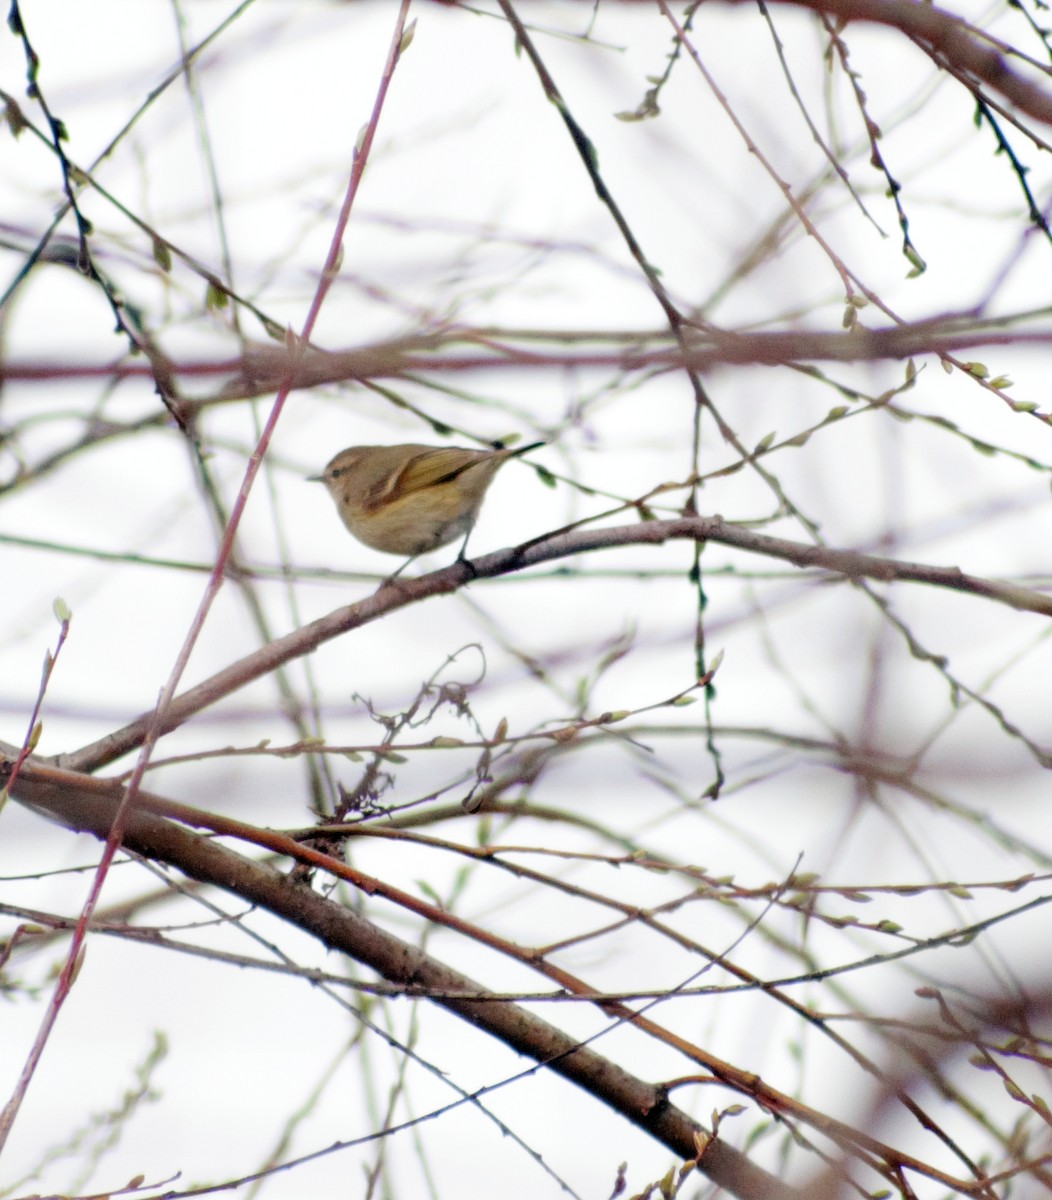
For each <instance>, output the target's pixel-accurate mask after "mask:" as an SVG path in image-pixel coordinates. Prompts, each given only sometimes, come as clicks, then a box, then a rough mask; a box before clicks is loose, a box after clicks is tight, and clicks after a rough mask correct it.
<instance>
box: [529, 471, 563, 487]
mask: <svg viewBox="0 0 1052 1200" xmlns="http://www.w3.org/2000/svg"><path fill="white" fill-rule="evenodd" d="M533 469H534V470H535V471H536V472H537V478H538V479H539V480H540V481H541V483H543V484H544V486H545V487H550V488H553V487H555V486H556V484H557V483H558V480H557V479H556V478H555V476H554V475H553V474H552V473H551V471H549V470H548V468H547V467H534V468H533Z"/></svg>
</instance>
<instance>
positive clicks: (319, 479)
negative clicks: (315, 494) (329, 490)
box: [306, 475, 325, 483]
mask: <svg viewBox="0 0 1052 1200" xmlns="http://www.w3.org/2000/svg"><path fill="white" fill-rule="evenodd" d="M306 481H307V483H324V482H325V476H324V475H308V476H307V477H306Z"/></svg>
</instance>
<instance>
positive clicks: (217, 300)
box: [205, 279, 229, 312]
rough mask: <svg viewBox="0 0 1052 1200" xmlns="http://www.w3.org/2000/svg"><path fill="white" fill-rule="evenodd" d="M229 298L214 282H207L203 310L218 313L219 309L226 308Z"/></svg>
mask: <svg viewBox="0 0 1052 1200" xmlns="http://www.w3.org/2000/svg"><path fill="white" fill-rule="evenodd" d="M228 301H229V297H228V296H227V294H226V291H225V290H224V289H223V288H222V287H220V286H219V284H218V283H216V282H215V281H214V280H212V279H210V280H209V281H208V287H207V288H206V289H205V308H207V309H208V310H209V312H218V311H219V309H222V308H226V306H227V303H228Z"/></svg>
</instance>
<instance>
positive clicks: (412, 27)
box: [398, 17, 416, 54]
mask: <svg viewBox="0 0 1052 1200" xmlns="http://www.w3.org/2000/svg"><path fill="white" fill-rule="evenodd" d="M415 33H416V18H415V17H414V18H413V20H412V21H410V22H409V24H408V25H407V26H406V27H405V32H404V33H403V34H402V37H401V39H400V41H399V43H398V53H399V54H405V52H406V51H407V50H408V49H409V47H410V46H411V45H412V44H413V36H414V34H415Z"/></svg>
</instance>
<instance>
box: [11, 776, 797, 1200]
mask: <svg viewBox="0 0 1052 1200" xmlns="http://www.w3.org/2000/svg"><path fill="white" fill-rule="evenodd" d="M10 765H11V764H10V763H7V762H0V781H2V778H3V776H4V773H5V771H6V770H8V769H9V768H10ZM14 794H15V796H16V797H17V799H19V800H20V801H22V802H23V803H26V804H29V805H30V806H32V807H34V808H36V809H38V810H41V811H43V812H45V813H47V814H48V815H50V816H51V817H53V818H55V819H57V820H59V821H60V822H61V823H62V824H64V825H66V826H68V827H69V828H72V829H76V830H80V831H86V832H89V833H93V834H95V835H96V836H97V837H99V838H101V839H105V838H106V836H107V834H108V832H109V829H110V825H111V822H112V819H113V816H114V814H115V813H116V811H117V807H118V804H119V803H120V799H121V796H122V794H123V789H122V788H119V787H115V786H114V785H112V784H110V783H107V782H104V781H102V780H96V779H91V778H87V777H79V776H77V775H74V774H72V773H70V772H55V771H50V770H46V769H45V770H37V769H36V768H34V767H33V766H32V765H31V764H27V765H26V766H24V767H23V769H22V771H21V772H20V774H19V776H18V779H17V780H16V782H15V784H14ZM123 844H124V845H125V846H126V847H127V848H128V849H130V850H133V851H135V852H136V853H138V854H142V855H143V856H144V857H147V858H149V859H150V860H151V861H157V862H165V863H169V864H171V865H172V866H175V867H177V868H178V869H179V870H180V871H182V872H183V873H184V874H185V875H187V876H188V877H189V878H191V879H196V880H198V881H200V882H202V883H208V884H212V885H214V886H215V887H219V888H222V889H223V890H224V891H227V892H231V893H233V894H234V895H236V896H238V897H240V898H242V899H244V900H246V901H248V902H249V903H251V904H257V905H259V906H260V907H262V908H265V909H267V910H268V911H270V912H272V913H274V914H275V915H276V916H278V917H280V918H281V919H282V920H284V921H287V922H288V923H289V924H292V925H296V926H297V927H299V928H300V929H303V930H304V931H305V932H307V933H309V934H312V935H313V936H314V937H316V938H318V939H319V940H320V941H321V942H322V943H323V944H324V945H326V946H327V947H329V948H330V949H333V950H338V951H340V952H342V953H344V954H348V955H350V956H351V957H352V958H353V959H355V961H357V962H360V963H363V964H364V965H366V966H367V967H370V968H371V969H372V970H374V971H376V972H377V974H379V975H380V976H382V977H383V978H384V979H387V980H389V981H390V982H392V983H396V984H399V985H400V986H404V987H407V988H412V989H413V990H414V991H419V992H422V993H424V994H427V993H435V995H434V996H433V997H430V998H431V999H432V1002H433V1003H435V1004H439V1005H441V1006H442V1007H443V1008H446V1009H448V1010H449V1011H450V1012H453V1013H455V1014H456V1015H457V1016H458V1017H460V1018H462V1019H463V1020H465V1021H467V1022H469V1023H470V1024H471V1025H474V1026H475V1027H476V1028H477V1029H481V1030H482V1031H483V1032H484V1033H487V1034H489V1035H490V1036H491V1037H495V1038H497V1039H499V1040H500V1041H502V1042H503V1043H504V1044H505V1045H507V1046H510V1047H511V1048H512V1049H513V1050H515V1051H517V1052H518V1053H519V1054H523V1055H526V1056H527V1057H528V1058H531V1059H533V1060H534V1061H536V1062H539V1063H543V1064H544V1065H546V1066H547V1067H548V1068H549V1069H550V1070H552V1071H554V1072H556V1073H557V1074H559V1075H562V1076H563V1077H564V1078H565V1079H568V1080H570V1081H571V1082H572V1083H576V1084H577V1085H578V1086H579V1087H581V1088H583V1089H584V1090H585V1091H586V1092H588V1093H589V1094H591V1095H592V1096H594V1097H595V1098H596V1099H597V1100H599V1101H601V1102H602V1103H603V1104H606V1105H608V1106H609V1107H610V1108H612V1109H614V1110H615V1111H617V1112H619V1113H621V1114H622V1115H623V1116H625V1117H626V1118H627V1119H628V1120H630V1121H631V1122H632V1123H633V1124H635V1125H637V1126H639V1127H640V1128H641V1129H643V1130H645V1131H646V1132H647V1133H649V1134H650V1135H651V1136H652V1137H654V1138H656V1139H657V1140H658V1141H659V1142H661V1143H662V1144H663V1145H665V1146H668V1147H669V1149H671V1150H672V1151H674V1152H675V1153H676V1154H678V1155H679V1156H680V1157H681V1158H682V1159H685V1160H686V1159H693V1158H695V1157H696V1156H697V1155H698V1147H699V1145H700V1146H705V1144H706V1142H708V1145H707V1146H706V1148H705V1151H704V1153H703V1154H702V1155H701V1156H700V1159H699V1161H698V1168H699V1170H701V1171H702V1172H703V1173H704V1174H705V1175H707V1176H708V1177H709V1178H710V1179H712V1180H713V1181H714V1182H715V1183H717V1184H719V1185H720V1186H721V1187H724V1188H726V1189H727V1190H728V1191H729V1192H731V1193H732V1194H733V1195H735V1196H738V1197H740V1198H741V1200H803V1194H802V1193H801V1192H798V1191H796V1190H795V1189H793V1188H791V1187H789V1186H788V1185H786V1184H784V1183H782V1182H781V1180H779V1179H777V1178H776V1177H775V1176H773V1175H770V1174H768V1173H767V1172H766V1171H764V1170H762V1169H761V1168H759V1167H757V1166H755V1165H754V1164H753V1163H752V1162H750V1160H749V1159H748V1158H747V1157H746V1156H745V1155H744V1154H742V1153H741V1152H740V1151H738V1150H735V1149H734V1148H733V1147H731V1146H728V1145H726V1144H725V1143H724V1142H722V1141H720V1140H719V1139H718V1138H717V1139H715V1140H712V1141H709V1136H710V1135H709V1134H708V1133H707V1132H706V1131H705V1130H704V1128H703V1127H702V1126H701V1125H699V1124H697V1123H696V1122H695V1121H693V1120H691V1118H690V1117H688V1116H687V1114H686V1113H684V1112H683V1111H682V1110H681V1109H678V1108H676V1107H675V1106H674V1105H672V1104H670V1103H669V1102H668V1100H667V1098H666V1096H665V1095H664V1093H663V1092H662V1091H661V1089H660V1088H657V1087H654V1086H653V1085H651V1084H648V1083H645V1082H644V1081H643V1080H641V1079H638V1078H637V1077H635V1076H634V1075H630V1074H629V1073H628V1072H627V1071H624V1070H622V1069H621V1068H620V1067H619V1066H617V1065H616V1064H615V1063H613V1062H611V1061H610V1060H609V1059H606V1058H604V1057H603V1056H602V1055H600V1054H597V1053H596V1052H595V1051H594V1050H591V1049H589V1048H588V1047H584V1046H580V1045H579V1044H578V1043H577V1041H576V1040H575V1039H574V1038H572V1037H570V1036H569V1035H567V1034H566V1033H564V1032H562V1030H560V1029H557V1028H556V1027H555V1026H553V1025H550V1024H549V1023H548V1022H546V1021H542V1020H541V1019H540V1018H539V1017H536V1016H534V1015H532V1014H531V1013H530V1012H528V1011H527V1010H525V1009H522V1008H520V1007H518V1006H516V1005H514V1004H511V1003H509V1002H508V1001H497V1000H496V999H495V998H494V999H489V998H488V993H487V990H486V989H485V988H484V987H482V986H481V985H480V984H478V983H476V982H475V981H474V980H472V979H470V978H468V977H467V976H465V975H461V974H460V973H459V972H457V971H454V970H452V969H451V968H450V967H447V966H446V965H445V964H443V963H441V962H439V961H438V960H437V959H434V958H432V957H430V956H429V955H427V954H425V953H424V952H423V951H421V950H419V949H418V948H417V947H416V946H413V945H410V944H409V943H408V942H403V941H401V940H400V939H399V938H396V937H394V936H393V935H391V934H389V933H386V932H384V931H383V930H381V929H379V928H377V927H376V926H375V925H373V924H372V923H371V922H369V921H367V920H365V919H364V918H362V917H360V916H358V915H357V914H356V913H354V912H352V911H351V910H350V909H348V908H345V907H344V906H343V905H341V904H338V903H336V902H335V901H333V900H330V899H327V898H326V897H324V896H320V895H318V894H317V893H316V892H313V891H311V890H310V888H308V887H306V886H304V885H303V884H300V883H294V882H292V881H291V880H290V879H289V877H288V876H286V875H283V874H282V873H281V872H279V871H277V870H276V869H275V868H273V867H271V866H268V865H266V864H264V863H258V862H253V861H252V860H250V859H248V858H245V857H243V856H242V855H240V854H236V853H235V852H234V851H232V850H228V849H226V848H225V847H223V846H221V845H219V844H218V843H217V842H215V841H212V840H209V839H207V838H204V837H201V836H199V835H197V834H194V833H191V832H189V831H188V830H186V829H183V828H182V827H181V826H179V825H177V824H175V823H174V822H171V821H167V820H164V819H163V818H161V817H158V816H155V815H153V814H152V813H149V812H144V811H143V810H142V809H141V808H135V809H133V811H132V812H131V813H130V814H129V816H128V819H127V822H126V824H125V828H124V835H123ZM465 996H471V997H478V998H477V999H474V998H472V999H466V998H464V997H465Z"/></svg>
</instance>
